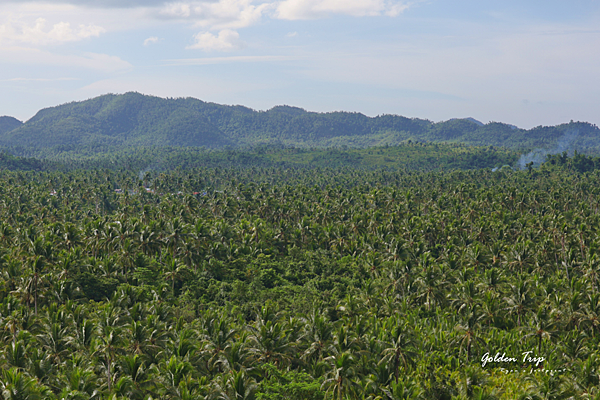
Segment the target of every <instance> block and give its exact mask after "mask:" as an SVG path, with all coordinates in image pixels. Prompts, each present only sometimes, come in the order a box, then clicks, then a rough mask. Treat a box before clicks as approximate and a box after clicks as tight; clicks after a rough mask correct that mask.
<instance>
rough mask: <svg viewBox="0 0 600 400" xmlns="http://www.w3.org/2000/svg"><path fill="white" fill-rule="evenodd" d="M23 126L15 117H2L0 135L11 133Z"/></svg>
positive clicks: (0, 118)
mask: <svg viewBox="0 0 600 400" xmlns="http://www.w3.org/2000/svg"><path fill="white" fill-rule="evenodd" d="M21 125H23V123H22V122H21V121H19V120H18V119H16V118H13V117H7V116H4V117H0V135H1V134H3V133H5V132H10V131H12V130H14V129H17V128H18V127H20V126H21Z"/></svg>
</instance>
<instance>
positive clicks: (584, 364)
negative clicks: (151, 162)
mask: <svg viewBox="0 0 600 400" xmlns="http://www.w3.org/2000/svg"><path fill="white" fill-rule="evenodd" d="M599 166H600V165H599V164H598V163H597V160H595V159H591V158H588V157H582V156H577V157H574V158H568V157H567V155H566V154H564V155H560V156H554V157H550V158H549V159H548V162H546V163H545V164H544V165H543V166H542V167H541V168H539V169H533V168H531V166H529V168H528V169H527V170H524V171H518V172H515V171H513V170H512V169H510V168H501V169H499V170H497V171H495V172H492V170H491V169H489V168H487V169H480V170H470V171H450V172H444V171H437V172H436V171H434V172H410V171H404V170H391V169H387V170H383V169H378V170H371V171H368V170H359V169H356V168H350V167H341V168H312V169H294V168H288V167H277V166H273V167H266V168H261V167H247V168H239V167H238V168H236V167H228V168H221V167H216V168H208V167H205V168H194V169H185V168H179V169H176V170H173V171H170V172H168V171H162V172H158V171H153V170H149V171H147V172H146V173H144V174H141V175H138V174H137V173H132V172H131V170H130V169H126V168H113V169H95V170H72V169H67V170H60V169H58V170H48V171H8V170H2V171H0V221H1V222H0V271H1V279H0V282H1V285H0V319H1V321H2V324H1V326H2V327H3V329H2V331H0V346H1V349H0V368H1V369H2V373H1V375H0V393H1V397H2V398H3V399H36V398H40V399H150V398H152V399H257V400H258V399H298V400H299V399H315V400H316V399H373V400H374V399H419V398H421V399H519V398H522V399H568V398H573V399H575V398H577V399H584V398H599V397H600V391H599V390H598V385H599V383H600V370H599V366H600V359H599V357H598V343H599V340H600V293H599V284H600V276H599V273H598V267H599V264H600V259H599V255H600V254H599V252H600V239H599V234H598V232H599V228H600V216H599V207H600V200H599V197H598V196H599V194H600V187H599V186H598V181H599V178H600V171H598V167H599ZM482 360H483V361H482Z"/></svg>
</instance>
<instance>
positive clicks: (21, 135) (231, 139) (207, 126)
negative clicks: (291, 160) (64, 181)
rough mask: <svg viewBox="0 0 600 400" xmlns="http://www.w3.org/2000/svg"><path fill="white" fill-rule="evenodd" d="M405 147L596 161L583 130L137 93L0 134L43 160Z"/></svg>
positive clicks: (593, 133)
mask: <svg viewBox="0 0 600 400" xmlns="http://www.w3.org/2000/svg"><path fill="white" fill-rule="evenodd" d="M15 121H16V120H15ZM17 122H18V121H17ZM408 140H411V141H430V142H451V143H464V144H468V145H483V146H488V145H493V146H504V147H508V148H512V149H516V150H525V149H533V148H543V149H546V151H548V152H557V151H563V150H566V149H568V148H575V149H577V150H579V151H580V152H584V153H588V154H600V131H599V130H598V127H596V126H595V125H591V124H589V123H585V122H571V123H569V124H563V125H559V126H553V127H541V126H540V127H537V128H534V129H531V130H523V129H518V128H515V127H514V126H512V125H508V124H503V123H497V122H492V123H488V124H481V123H480V122H479V121H476V120H474V119H472V118H465V119H452V120H449V121H445V122H439V123H433V122H431V121H428V120H423V119H417V118H406V117H402V116H398V115H381V116H377V117H373V118H371V117H367V116H365V115H363V114H360V113H350V112H330V113H316V112H308V111H306V110H303V109H301V108H297V107H291V106H277V107H274V108H272V109H270V110H268V111H254V110H252V109H250V108H247V107H243V106H227V105H219V104H215V103H206V102H203V101H201V100H197V99H193V98H185V99H183V98H180V99H162V98H158V97H153V96H145V95H141V94H139V93H126V94H123V95H114V94H108V95H104V96H100V97H96V98H93V99H90V100H86V101H82V102H73V103H69V104H63V105H60V106H57V107H51V108H47V109H44V110H41V111H39V112H38V113H37V114H36V115H35V116H34V117H33V118H31V119H30V120H29V121H27V122H26V123H25V124H22V125H20V126H19V125H16V126H14V127H13V128H12V129H10V130H8V129H5V130H2V129H0V146H3V147H5V148H10V149H11V150H12V152H14V153H16V154H20V155H27V156H32V155H33V156H42V157H53V156H56V155H58V154H63V155H64V154H72V155H93V154H101V153H105V152H108V151H111V152H112V151H114V150H116V149H121V150H122V149H124V148H133V147H139V146H160V147H163V146H190V147H200V146H204V147H208V148H223V147H227V146H231V147H246V146H256V145H261V144H269V145H272V144H281V145H292V146H300V147H329V146H344V145H345V146H352V147H364V146H377V145H385V144H391V145H393V144H398V143H401V142H404V141H408Z"/></svg>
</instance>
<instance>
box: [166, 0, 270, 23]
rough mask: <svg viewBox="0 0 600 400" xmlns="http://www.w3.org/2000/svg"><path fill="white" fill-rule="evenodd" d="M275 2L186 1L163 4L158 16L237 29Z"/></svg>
mask: <svg viewBox="0 0 600 400" xmlns="http://www.w3.org/2000/svg"><path fill="white" fill-rule="evenodd" d="M274 8H275V3H268V2H264V3H260V4H254V2H253V0H218V1H188V2H177V3H169V4H166V5H164V7H163V8H162V9H160V10H159V11H158V13H157V14H156V15H157V16H158V17H160V18H168V19H183V20H188V21H192V22H194V23H195V24H196V25H197V26H200V27H203V28H207V29H210V30H218V29H239V28H245V27H247V26H251V25H254V24H256V23H257V22H259V21H260V20H261V18H262V17H263V15H264V14H265V13H266V11H267V10H269V9H274Z"/></svg>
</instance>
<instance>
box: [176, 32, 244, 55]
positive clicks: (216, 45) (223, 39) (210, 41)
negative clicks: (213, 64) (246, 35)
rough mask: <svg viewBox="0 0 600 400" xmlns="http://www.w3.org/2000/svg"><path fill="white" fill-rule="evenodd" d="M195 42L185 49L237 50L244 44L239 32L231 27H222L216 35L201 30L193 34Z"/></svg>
mask: <svg viewBox="0 0 600 400" xmlns="http://www.w3.org/2000/svg"><path fill="white" fill-rule="evenodd" d="M194 39H195V41H196V43H194V44H193V45H191V46H188V47H186V49H198V50H204V51H212V50H215V51H231V50H239V49H241V48H243V47H244V46H245V43H244V42H242V41H241V40H240V34H239V33H237V32H236V31H232V30H231V29H223V30H222V31H220V32H219V34H218V36H215V35H213V34H212V33H210V32H201V33H198V34H197V35H196V36H194Z"/></svg>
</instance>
